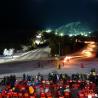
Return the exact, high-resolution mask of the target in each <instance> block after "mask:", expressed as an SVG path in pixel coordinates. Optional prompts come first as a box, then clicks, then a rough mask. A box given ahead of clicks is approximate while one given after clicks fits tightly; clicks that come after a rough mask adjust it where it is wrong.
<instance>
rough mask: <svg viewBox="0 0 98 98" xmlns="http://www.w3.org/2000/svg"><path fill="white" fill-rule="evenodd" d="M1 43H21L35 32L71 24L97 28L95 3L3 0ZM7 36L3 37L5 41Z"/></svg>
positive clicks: (97, 0)
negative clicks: (76, 22)
mask: <svg viewBox="0 0 98 98" xmlns="http://www.w3.org/2000/svg"><path fill="white" fill-rule="evenodd" d="M0 2H1V3H0V6H1V8H0V10H1V11H0V15H1V18H0V25H1V27H0V34H1V35H0V42H2V43H3V42H4V43H5V42H8V41H9V42H10V41H17V40H18V41H20V40H21V39H26V38H27V37H29V36H31V35H32V32H35V31H36V30H38V29H42V28H47V27H50V28H57V27H59V26H61V25H64V24H67V23H69V22H73V21H80V22H83V23H86V24H88V25H89V26H90V27H91V28H92V29H96V28H97V26H98V0H2V1H0ZM5 36H6V37H5Z"/></svg>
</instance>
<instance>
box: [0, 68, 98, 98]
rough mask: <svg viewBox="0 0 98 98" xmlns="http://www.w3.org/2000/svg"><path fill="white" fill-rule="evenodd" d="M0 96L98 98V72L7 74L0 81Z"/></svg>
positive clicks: (12, 97) (1, 97)
mask: <svg viewBox="0 0 98 98" xmlns="http://www.w3.org/2000/svg"><path fill="white" fill-rule="evenodd" d="M0 98H98V74H97V73H96V72H95V70H91V71H90V73H89V74H79V73H76V74H72V75H71V76H69V75H68V74H59V73H57V72H52V73H49V74H48V75H47V76H44V75H42V74H40V73H38V75H36V76H32V75H26V74H23V77H22V78H21V79H17V77H16V76H15V75H11V76H6V77H4V78H3V79H2V80H1V82H0Z"/></svg>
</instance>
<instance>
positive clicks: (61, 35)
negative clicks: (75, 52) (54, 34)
mask: <svg viewBox="0 0 98 98" xmlns="http://www.w3.org/2000/svg"><path fill="white" fill-rule="evenodd" d="M59 36H60V40H61V38H62V37H63V36H64V33H60V35H59ZM60 55H61V43H60V41H59V56H60Z"/></svg>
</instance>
